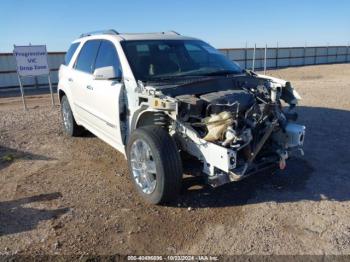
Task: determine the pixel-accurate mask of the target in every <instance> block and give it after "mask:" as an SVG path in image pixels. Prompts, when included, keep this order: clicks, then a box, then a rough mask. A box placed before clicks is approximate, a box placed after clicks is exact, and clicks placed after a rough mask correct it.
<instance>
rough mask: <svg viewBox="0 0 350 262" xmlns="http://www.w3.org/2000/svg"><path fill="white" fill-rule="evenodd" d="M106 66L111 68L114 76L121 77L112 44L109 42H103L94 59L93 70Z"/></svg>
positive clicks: (115, 51)
mask: <svg viewBox="0 0 350 262" xmlns="http://www.w3.org/2000/svg"><path fill="white" fill-rule="evenodd" d="M106 66H113V68H114V72H115V74H116V76H117V77H121V76H122V71H121V67H120V62H119V58H118V54H117V50H116V49H115V46H114V44H113V43H112V42H110V41H105V40H103V41H102V42H101V45H100V49H99V51H98V55H97V58H96V62H95V69H96V68H101V67H106Z"/></svg>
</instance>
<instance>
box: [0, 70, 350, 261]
mask: <svg viewBox="0 0 350 262" xmlns="http://www.w3.org/2000/svg"><path fill="white" fill-rule="evenodd" d="M269 74H271V75H273V76H277V77H281V78H284V79H288V80H290V81H292V83H293V84H294V86H295V87H296V89H297V90H298V91H299V93H300V94H301V96H302V97H303V100H302V101H301V105H300V107H299V109H298V112H299V116H300V118H299V122H300V123H304V124H305V125H306V126H307V135H306V142H305V156H304V157H302V158H300V159H295V160H293V161H290V162H289V163H288V164H287V170H286V171H284V172H278V173H277V174H275V175H271V174H260V175H256V176H254V177H250V178H248V179H246V180H244V181H241V182H237V183H234V184H229V185H226V186H223V187H220V188H218V189H215V190H214V189H210V188H206V187H203V186H202V185H201V184H200V183H198V181H193V180H186V181H185V185H186V186H185V188H184V190H183V192H182V194H181V196H180V198H179V201H178V203H176V204H174V205H173V206H150V205H147V204H144V203H143V202H142V201H141V200H140V199H139V198H138V196H137V195H136V194H135V193H134V190H133V187H132V183H131V181H130V180H129V178H128V172H127V166H126V161H125V159H124V157H123V156H122V155H121V154H119V153H118V152H116V151H115V150H114V149H113V148H111V147H110V146H108V145H107V144H105V143H104V142H102V141H100V140H99V139H97V138H96V137H94V136H92V135H89V134H86V135H85V136H84V137H81V138H74V139H71V138H67V137H65V136H64V135H63V133H62V131H61V127H60V115H59V107H58V106H57V107H56V108H54V109H52V108H51V107H50V98H49V96H47V95H40V96H32V97H30V98H29V99H28V103H29V108H30V110H29V111H28V112H26V113H24V112H23V110H22V107H21V102H20V98H19V97H15V98H0V253H1V254H14V253H18V254H150V255H159V254H211V255H215V254H216V255H219V254H350V219H349V215H350V192H349V189H350V176H349V169H350V143H349V139H350V111H349V110H350V64H345V65H322V66H309V67H299V68H289V69H281V70H274V71H270V72H269Z"/></svg>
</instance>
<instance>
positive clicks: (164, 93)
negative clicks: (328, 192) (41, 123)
mask: <svg viewBox="0 0 350 262" xmlns="http://www.w3.org/2000/svg"><path fill="white" fill-rule="evenodd" d="M58 95H59V99H60V101H61V111H62V119H63V127H64V130H65V132H66V133H67V134H68V135H70V136H77V135H79V134H81V131H82V129H83V128H86V129H88V130H89V131H91V132H92V133H93V134H95V135H96V136H97V137H99V138H100V139H102V140H104V141H105V142H107V143H108V144H109V145H111V146H112V147H114V148H115V149H117V150H118V151H120V152H121V153H123V154H124V155H125V156H126V158H127V160H128V165H129V170H130V174H131V179H132V180H133V182H134V184H135V186H136V188H137V190H138V192H139V193H140V195H141V196H142V197H143V198H144V199H145V200H146V201H148V202H150V203H154V204H158V203H164V202H167V201H171V200H173V199H175V198H176V196H177V194H178V192H179V190H180V187H181V180H182V174H183V173H182V158H181V156H183V155H186V156H187V159H188V158H190V159H193V161H197V163H199V164H200V165H201V167H202V175H203V176H204V177H205V181H206V182H207V183H208V184H210V185H211V186H213V187H216V186H219V185H222V184H225V183H228V182H231V181H238V180H241V179H242V178H245V177H247V176H249V175H251V174H253V173H257V172H258V171H262V170H265V169H272V170H273V169H275V168H276V167H277V168H278V167H279V168H281V169H284V168H285V166H286V159H287V158H288V156H289V155H290V154H291V153H293V152H295V151H302V149H301V148H302V146H303V141H304V135H305V127H304V126H302V125H298V124H295V123H294V121H295V120H296V118H297V114H296V113H295V112H294V108H295V105H296V104H297V100H298V99H300V97H299V95H298V94H297V92H296V91H295V90H294V89H293V87H292V86H291V84H290V83H289V82H286V81H284V80H280V79H276V78H272V77H267V76H263V75H258V74H256V73H254V72H252V71H249V70H242V69H241V68H240V67H239V66H238V65H237V64H236V63H235V62H232V61H230V60H228V59H227V58H226V57H225V56H224V55H222V54H221V53H220V52H219V51H217V50H216V49H215V48H213V47H212V46H210V45H209V44H207V43H205V42H203V41H201V40H198V39H195V38H190V37H185V36H181V35H179V34H178V33H176V32H162V33H152V34H119V33H118V32H116V31H114V30H109V31H104V32H95V33H89V34H84V35H82V36H81V37H80V38H79V39H77V40H75V41H74V42H73V43H72V45H71V47H70V48H69V50H68V52H67V54H66V58H65V64H64V65H61V67H60V71H59V84H58ZM281 100H283V101H284V102H285V105H286V104H289V106H288V107H282V102H281Z"/></svg>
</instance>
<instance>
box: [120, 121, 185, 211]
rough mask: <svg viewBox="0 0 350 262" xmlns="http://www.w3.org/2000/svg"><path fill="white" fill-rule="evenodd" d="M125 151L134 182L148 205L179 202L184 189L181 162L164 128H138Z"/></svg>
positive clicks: (172, 141) (173, 143)
mask: <svg viewBox="0 0 350 262" xmlns="http://www.w3.org/2000/svg"><path fill="white" fill-rule="evenodd" d="M126 151H127V152H126V153H127V159H128V166H129V172H130V176H131V179H132V181H133V183H134V185H135V187H136V189H137V191H138V193H139V195H140V196H141V197H142V198H143V199H144V200H145V201H146V202H148V203H151V204H164V203H168V202H172V201H174V200H176V198H177V196H178V194H179V192H180V189H181V180H182V162H181V158H180V155H179V152H178V150H177V147H176V144H175V142H174V140H173V139H172V138H171V137H170V135H169V134H168V133H167V132H166V131H165V130H164V129H163V128H161V127H157V126H144V127H140V128H138V129H136V130H135V131H134V132H133V133H132V134H131V136H130V139H129V141H128V145H127V150H126ZM137 152H138V153H137ZM152 162H153V163H152ZM145 177H148V178H147V179H146V178H145ZM147 181H148V183H147ZM154 181H156V182H154ZM144 185H148V187H147V186H145V187H143V186H144Z"/></svg>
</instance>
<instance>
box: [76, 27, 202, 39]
mask: <svg viewBox="0 0 350 262" xmlns="http://www.w3.org/2000/svg"><path fill="white" fill-rule="evenodd" d="M100 35H110V36H115V37H116V38H118V39H119V40H120V41H123V40H126V41H132V40H196V38H193V37H187V36H182V35H180V34H178V33H177V32H175V31H169V32H159V33H118V32H117V31H115V30H105V31H95V32H91V33H86V34H82V35H81V36H80V38H79V39H81V38H85V37H90V36H95V37H96V36H100ZM95 37H93V38H95Z"/></svg>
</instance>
